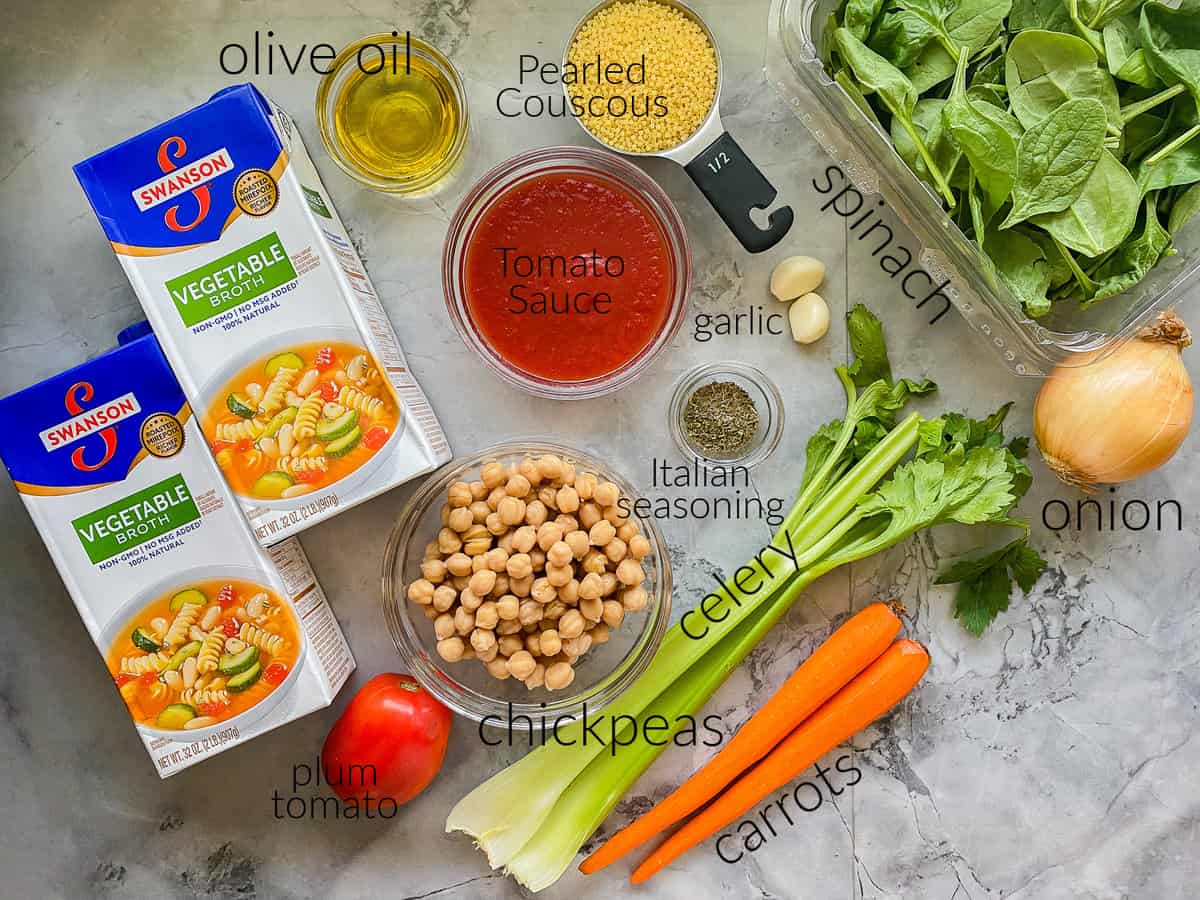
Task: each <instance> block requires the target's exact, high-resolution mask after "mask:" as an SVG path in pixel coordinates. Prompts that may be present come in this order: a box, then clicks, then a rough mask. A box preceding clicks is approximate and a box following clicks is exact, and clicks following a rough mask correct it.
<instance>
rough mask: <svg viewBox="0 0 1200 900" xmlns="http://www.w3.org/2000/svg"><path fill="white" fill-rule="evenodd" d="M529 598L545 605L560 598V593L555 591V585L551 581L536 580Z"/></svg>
mask: <svg viewBox="0 0 1200 900" xmlns="http://www.w3.org/2000/svg"><path fill="white" fill-rule="evenodd" d="M529 596H531V597H532V598H533V599H534V600H536V601H537V602H538V603H543V604H545V603H549V602H550V601H551V600H554V599H555V598H556V597H558V591H556V590H555V589H554V585H552V584H551V583H550V581H549V579H547V578H535V579H534V581H533V587H532V588H531V589H530V591H529Z"/></svg>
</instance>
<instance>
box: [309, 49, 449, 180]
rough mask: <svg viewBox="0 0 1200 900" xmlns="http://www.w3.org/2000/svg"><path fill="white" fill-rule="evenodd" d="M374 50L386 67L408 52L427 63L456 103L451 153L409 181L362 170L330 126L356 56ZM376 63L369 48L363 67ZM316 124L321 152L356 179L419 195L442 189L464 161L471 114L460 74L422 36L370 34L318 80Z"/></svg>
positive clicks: (402, 58) (353, 66) (401, 62)
mask: <svg viewBox="0 0 1200 900" xmlns="http://www.w3.org/2000/svg"><path fill="white" fill-rule="evenodd" d="M372 46H374V47H377V48H379V51H380V53H382V54H383V56H382V59H383V60H384V62H385V64H388V65H390V64H391V62H392V60H393V58H395V60H396V61H398V63H399V65H403V64H404V62H403V61H404V59H405V58H406V57H405V55H406V54H411V55H412V56H413V57H420V58H421V59H423V60H425V61H426V62H427V63H429V65H430V66H432V67H433V68H434V69H436V70H437V71H438V72H439V73H440V74H441V75H442V76H443V77H445V79H446V81H447V82H448V83H449V85H450V89H451V90H452V91H453V93H454V98H455V100H456V102H457V103H458V109H459V119H458V126H457V128H456V130H455V133H454V140H453V142H452V144H451V146H450V149H449V150H448V151H447V153H446V154H445V155H444V156H443V157H442V158H441V159H440V160H439V161H438V162H437V164H436V165H434V166H431V167H430V168H428V169H426V170H424V171H421V172H416V173H413V175H412V176H411V177H406V178H388V177H385V176H382V175H380V174H379V173H377V172H372V171H369V170H367V169H364V168H363V167H362V166H360V165H359V164H358V163H356V162H355V161H354V159H353V158H352V157H351V156H350V154H348V153H347V152H346V150H345V148H344V147H343V146H342V144H341V142H340V141H339V140H338V137H337V131H336V129H335V128H334V124H333V123H334V111H335V109H336V107H337V102H338V98H339V97H340V96H341V93H342V88H343V87H344V86H345V84H346V82H347V80H348V79H349V78H350V77H351V75H352V74H353V73H354V72H355V70H356V69H357V68H358V67H359V65H360V60H359V54H360V53H362V52H363V51H364V50H365V49H366V48H368V47H372ZM393 55H394V56H393ZM378 60H380V56H379V54H378V53H376V52H375V51H374V50H372V51H371V52H370V53H368V54H366V55H365V56H364V57H363V61H362V65H363V66H365V67H367V71H371V70H372V69H374V67H375V66H376V64H377V61H378ZM317 126H318V128H319V129H320V131H321V141H322V142H323V143H324V144H325V150H326V151H327V152H328V153H329V156H330V158H332V159H333V161H334V162H335V163H337V164H338V167H339V168H341V169H342V171H344V172H345V173H346V174H347V175H349V176H350V177H351V178H353V179H354V180H355V181H358V182H359V183H361V184H364V185H366V186H367V187H369V188H372V189H374V190H377V191H385V192H387V193H391V194H410V195H420V194H431V193H433V192H434V191H436V190H440V189H441V188H443V187H444V186H445V184H446V183H447V181H448V180H449V179H448V176H449V175H450V173H451V171H452V170H453V169H454V167H455V166H456V165H457V164H458V162H459V160H460V159H461V158H462V155H463V150H464V149H465V148H466V145H467V133H468V132H469V130H470V114H469V111H468V107H467V94H466V90H465V89H464V87H463V81H462V78H461V76H460V75H459V74H458V70H457V69H455V68H454V63H452V62H450V60H449V59H447V58H446V57H445V56H444V55H443V54H442V52H441V51H440V50H438V49H437V48H436V47H434V46H432V45H430V44H427V43H425V41H423V40H421V39H420V38H414V37H410V38H407V39H406V38H405V36H404V35H400V36H398V37H394V36H393V35H392V34H390V33H388V34H372V35H367V36H366V37H363V38H360V39H359V40H357V41H354V42H353V43H350V44H348V45H347V46H345V47H344V48H342V52H341V53H339V54H338V55H337V57H336V58H335V59H334V60H333V62H332V63H330V66H329V72H328V74H326V75H324V76H322V78H321V83H320V85H319V86H318V87H317Z"/></svg>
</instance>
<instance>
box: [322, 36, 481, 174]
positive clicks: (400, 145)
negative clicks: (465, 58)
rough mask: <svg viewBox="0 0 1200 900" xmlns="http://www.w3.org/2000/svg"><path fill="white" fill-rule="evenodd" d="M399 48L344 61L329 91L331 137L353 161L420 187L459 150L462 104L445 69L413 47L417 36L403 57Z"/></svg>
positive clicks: (363, 168)
mask: <svg viewBox="0 0 1200 900" xmlns="http://www.w3.org/2000/svg"><path fill="white" fill-rule="evenodd" d="M397 50H398V52H397V53H395V54H393V53H391V52H389V53H388V54H387V55H386V57H385V59H384V60H383V61H382V62H380V61H379V58H378V56H376V55H370V56H366V57H365V58H366V64H365V65H354V66H352V67H348V70H349V71H348V74H347V76H346V77H345V78H344V80H343V81H342V83H341V85H340V87H339V89H338V91H337V94H336V96H335V98H334V103H333V110H332V116H331V118H332V125H333V138H334V141H335V142H336V144H337V145H338V146H339V148H340V149H341V151H342V152H343V154H344V156H345V158H346V162H348V163H349V164H350V165H351V166H353V167H355V168H357V169H359V170H361V171H362V172H364V173H367V174H368V175H371V176H373V177H374V178H376V179H379V180H380V181H382V182H387V183H389V184H391V185H393V186H394V187H395V188H396V189H400V190H420V189H423V188H426V187H429V186H431V185H432V184H433V183H434V182H436V181H437V180H438V179H439V178H441V177H442V176H443V175H445V174H446V173H447V172H448V171H449V169H450V168H451V167H452V166H453V164H454V163H455V161H456V160H457V157H458V155H459V154H460V153H461V151H462V144H463V141H462V134H461V133H462V131H463V130H464V129H465V127H466V121H465V111H464V110H463V108H462V105H461V102H460V99H459V94H458V92H457V91H456V90H455V85H454V84H453V83H452V82H451V80H450V76H449V75H448V74H447V72H446V71H445V70H444V69H443V68H441V67H439V66H438V65H437V64H436V63H435V62H434V61H433V60H431V59H429V58H426V56H425V55H424V54H423V53H419V52H418V42H417V41H416V40H414V41H413V46H412V52H411V53H410V54H407V57H408V58H407V59H406V53H405V48H404V47H403V45H400V46H398V47H397ZM435 52H436V51H435ZM376 69H378V71H376Z"/></svg>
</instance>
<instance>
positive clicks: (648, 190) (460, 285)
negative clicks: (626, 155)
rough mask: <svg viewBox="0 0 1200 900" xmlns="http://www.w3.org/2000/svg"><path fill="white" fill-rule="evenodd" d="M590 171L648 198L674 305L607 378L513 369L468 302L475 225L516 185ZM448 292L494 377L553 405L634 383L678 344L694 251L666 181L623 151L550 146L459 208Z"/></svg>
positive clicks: (451, 236)
mask: <svg viewBox="0 0 1200 900" xmlns="http://www.w3.org/2000/svg"><path fill="white" fill-rule="evenodd" d="M575 172H586V173H587V174H589V175H592V176H596V177H598V178H601V179H604V180H606V181H609V182H612V183H615V184H617V185H618V186H619V187H621V188H623V189H624V190H626V191H629V192H631V193H633V194H634V195H635V196H637V197H638V198H640V199H641V200H642V201H643V202H644V203H645V204H646V207H647V208H648V209H649V210H650V213H651V215H653V216H654V218H655V219H656V221H657V223H658V226H659V229H660V230H661V231H662V235H663V240H664V241H665V242H666V245H667V251H668V253H669V254H670V258H671V284H670V285H668V288H667V290H668V296H669V298H670V299H669V301H668V302H669V304H670V307H669V309H668V311H667V316H666V318H665V319H664V321H663V323H662V325H661V326H660V327H659V329H658V332H657V333H656V334H655V335H654V337H653V338H652V339H651V340H650V342H649V343H647V344H646V346H644V347H643V348H642V349H641V351H639V352H638V353H637V354H636V355H635V356H634V357H632V358H631V359H629V360H627V361H626V362H625V363H624V364H623V365H621V366H619V367H618V368H616V369H614V370H612V371H611V372H607V373H605V374H604V375H599V376H596V377H595V378H588V379H584V380H581V381H556V380H553V379H549V378H544V377H542V376H539V375H534V374H532V373H530V372H526V371H525V370H523V369H521V368H519V367H517V366H515V365H513V364H512V363H511V362H509V361H508V360H507V359H505V358H504V356H502V355H501V354H500V353H499V352H498V351H497V350H496V349H495V348H494V347H492V345H491V344H490V343H489V342H488V340H487V338H485V337H484V335H483V332H482V331H481V330H480V328H479V327H478V325H476V324H475V320H474V318H473V317H472V315H471V309H470V303H469V302H468V300H467V297H466V289H465V282H466V266H467V250H468V248H469V247H470V244H471V239H472V237H473V235H474V232H475V228H476V227H477V226H478V224H479V222H480V220H481V219H482V218H483V216H484V214H485V213H486V212H487V211H488V209H489V207H490V206H491V205H492V204H493V203H494V202H496V200H497V199H498V198H499V197H501V196H502V195H503V194H505V193H506V192H507V191H508V190H509V189H511V188H512V187H513V186H515V185H517V184H520V183H521V182H523V181H526V180H528V179H531V178H537V177H539V176H542V175H546V174H550V173H575ZM442 289H443V292H444V293H445V297H446V309H447V311H448V312H449V314H450V321H451V322H452V323H453V324H454V328H455V329H456V330H457V331H458V335H459V337H461V338H462V340H463V343H465V344H466V345H467V346H468V347H470V348H471V349H472V350H474V351H475V353H476V354H478V356H479V358H480V359H481V360H483V362H484V363H485V364H486V365H487V367H488V368H490V369H491V370H492V371H493V372H495V373H496V374H497V375H499V376H500V377H501V378H502V379H504V380H505V381H507V382H508V383H509V384H511V385H513V386H514V387H517V388H520V389H521V390H523V391H525V392H526V393H529V394H533V395H534V396H537V397H544V398H546V399H550V400H583V399H588V398H592V397H603V396H605V395H607V394H611V393H613V392H614V391H618V390H620V389H621V388H623V387H625V386H626V385H628V384H630V383H631V382H633V381H634V380H635V379H636V378H638V376H640V375H641V374H642V373H643V372H645V371H646V369H648V368H649V367H650V365H651V363H653V362H654V360H655V358H656V357H657V356H658V355H659V354H660V353H662V351H663V350H665V349H666V348H667V346H668V345H669V344H670V343H671V341H672V339H673V338H674V337H675V335H676V334H677V333H678V332H679V328H680V326H681V325H682V324H683V320H684V318H685V316H686V315H687V305H688V295H689V294H690V293H691V289H692V248H691V245H690V244H689V242H688V236H687V229H686V228H685V227H684V224H683V219H681V218H680V216H679V213H678V211H676V209H675V206H674V204H672V203H671V198H670V197H668V196H667V193H666V191H664V190H663V189H662V188H661V187H659V185H658V182H656V181H655V180H654V179H653V178H651V177H650V176H649V175H647V174H646V173H645V172H643V171H642V170H641V169H639V168H638V167H637V166H635V165H633V164H632V163H629V162H627V161H626V160H624V159H622V158H621V157H619V156H617V155H616V154H615V153H610V152H608V151H607V150H597V149H594V148H591V147H544V148H542V149H540V150H528V151H526V152H524V153H520V154H518V155H517V156H514V157H512V159H509V160H506V161H505V162H502V163H501V164H500V165H498V166H496V168H494V169H492V170H491V171H490V172H488V173H487V174H486V175H484V176H483V177H482V178H480V179H479V180H478V181H477V182H475V184H474V185H473V186H472V188H471V190H470V191H469V192H468V193H467V195H466V197H464V198H463V201H462V203H460V204H459V207H458V210H457V211H456V212H455V213H454V218H453V219H452V220H451V222H450V229H449V231H448V232H447V233H446V244H445V246H444V248H443V250H442Z"/></svg>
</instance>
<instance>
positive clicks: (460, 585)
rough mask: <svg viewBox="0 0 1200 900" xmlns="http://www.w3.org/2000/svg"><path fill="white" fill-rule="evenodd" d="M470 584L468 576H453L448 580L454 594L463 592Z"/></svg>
mask: <svg viewBox="0 0 1200 900" xmlns="http://www.w3.org/2000/svg"><path fill="white" fill-rule="evenodd" d="M470 583H471V576H470V575H455V576H454V577H453V578H451V579H450V584H451V585H452V586H453V587H454V592H455V593H458V592H459V591H464V590H466V588H467V585H468V584H470Z"/></svg>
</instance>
